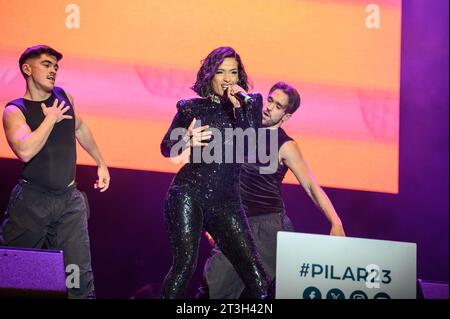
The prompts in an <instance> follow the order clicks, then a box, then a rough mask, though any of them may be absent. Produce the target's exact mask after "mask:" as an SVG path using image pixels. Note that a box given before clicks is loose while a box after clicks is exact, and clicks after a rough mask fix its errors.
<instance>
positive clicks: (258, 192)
mask: <svg viewBox="0 0 450 319" xmlns="http://www.w3.org/2000/svg"><path fill="white" fill-rule="evenodd" d="M266 134H267V140H268V139H269V136H268V135H269V134H270V130H269V129H267V130H266ZM291 140H292V138H291V137H289V136H288V135H287V134H286V132H285V131H284V130H283V129H282V128H278V151H279V150H280V148H281V146H282V145H283V144H284V143H285V142H287V141H291ZM266 145H269V144H268V143H266ZM266 153H267V152H266ZM267 165H268V164H260V163H254V164H251V163H245V164H243V165H242V167H241V176H240V190H241V199H242V205H243V208H244V210H245V212H246V214H247V216H255V215H264V214H273V213H279V212H282V211H284V202H283V198H282V197H281V182H282V181H283V178H284V176H285V175H286V172H287V170H288V168H287V167H286V166H285V165H282V164H280V163H279V161H278V156H277V165H278V167H277V170H276V172H275V173H273V174H260V167H261V166H267Z"/></svg>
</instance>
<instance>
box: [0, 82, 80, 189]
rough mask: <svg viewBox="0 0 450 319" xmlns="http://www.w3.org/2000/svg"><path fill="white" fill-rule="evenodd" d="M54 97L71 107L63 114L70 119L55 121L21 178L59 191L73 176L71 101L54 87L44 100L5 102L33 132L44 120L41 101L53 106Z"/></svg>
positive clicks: (60, 89)
mask: <svg viewBox="0 0 450 319" xmlns="http://www.w3.org/2000/svg"><path fill="white" fill-rule="evenodd" d="M55 99H58V104H59V103H61V102H62V101H65V105H66V106H67V105H69V106H70V109H69V110H68V111H67V112H66V113H65V115H71V116H72V117H73V118H72V119H70V120H69V119H64V120H62V121H61V122H59V123H56V124H55V126H54V127H53V130H52V131H51V133H50V135H49V137H48V139H47V142H46V143H45V145H44V147H43V148H42V149H41V150H40V151H39V153H37V154H36V155H35V156H34V157H33V158H32V159H31V160H30V161H29V162H27V163H25V165H24V167H23V170H22V178H23V179H25V180H27V181H28V182H30V183H32V184H34V185H36V186H39V187H42V188H44V189H47V190H60V189H63V188H65V187H67V186H68V185H69V184H70V182H72V181H73V180H74V178H75V168H76V157H77V155H76V142H75V114H74V110H73V106H72V104H71V103H70V100H69V99H68V98H67V95H66V93H65V92H64V90H63V89H62V88H59V87H56V86H55V87H54V88H53V90H52V93H51V95H50V97H49V98H48V99H47V100H45V101H30V100H26V99H23V98H20V99H17V100H14V101H11V102H9V103H7V104H6V106H8V105H15V106H16V107H18V108H19V109H20V110H21V111H22V113H23V115H24V116H25V119H26V122H27V124H28V126H29V127H30V129H31V130H32V131H34V130H36V129H37V128H38V127H39V125H41V123H42V122H43V121H44V118H45V116H44V113H43V112H42V108H41V103H44V104H45V105H46V106H47V107H49V106H52V105H53V102H54V101H55Z"/></svg>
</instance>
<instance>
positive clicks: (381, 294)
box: [373, 292, 391, 299]
mask: <svg viewBox="0 0 450 319" xmlns="http://www.w3.org/2000/svg"><path fill="white" fill-rule="evenodd" d="M373 299H391V296H389V295H388V294H387V293H385V292H379V293H377V294H376V295H375V296H373Z"/></svg>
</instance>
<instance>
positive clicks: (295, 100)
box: [269, 81, 300, 114]
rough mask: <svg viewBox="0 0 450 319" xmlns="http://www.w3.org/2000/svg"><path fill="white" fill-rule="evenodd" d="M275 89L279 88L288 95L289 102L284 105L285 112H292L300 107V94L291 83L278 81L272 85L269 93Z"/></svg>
mask: <svg viewBox="0 0 450 319" xmlns="http://www.w3.org/2000/svg"><path fill="white" fill-rule="evenodd" d="M275 90H281V91H283V92H284V93H285V94H286V95H287V96H288V99H289V102H288V105H287V107H286V113H288V114H292V113H294V112H295V111H297V110H298V108H299V107H300V94H298V91H297V90H296V89H295V88H294V87H293V86H292V85H289V84H287V83H285V82H281V81H280V82H277V83H275V84H274V85H273V86H272V88H271V89H270V91H269V94H271V93H272V92H273V91H275Z"/></svg>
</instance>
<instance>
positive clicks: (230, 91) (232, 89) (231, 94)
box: [227, 84, 247, 108]
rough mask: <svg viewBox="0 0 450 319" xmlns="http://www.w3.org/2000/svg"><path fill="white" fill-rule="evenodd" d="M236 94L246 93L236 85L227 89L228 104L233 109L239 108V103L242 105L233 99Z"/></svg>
mask: <svg viewBox="0 0 450 319" xmlns="http://www.w3.org/2000/svg"><path fill="white" fill-rule="evenodd" d="M237 92H244V93H245V94H247V92H245V90H244V89H243V88H241V87H240V86H239V85H237V84H234V85H230V86H229V87H228V89H227V97H228V100H230V102H231V103H232V104H233V107H235V108H239V107H241V103H242V102H241V101H239V100H238V99H237V98H236V97H235V95H236V93H237Z"/></svg>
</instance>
